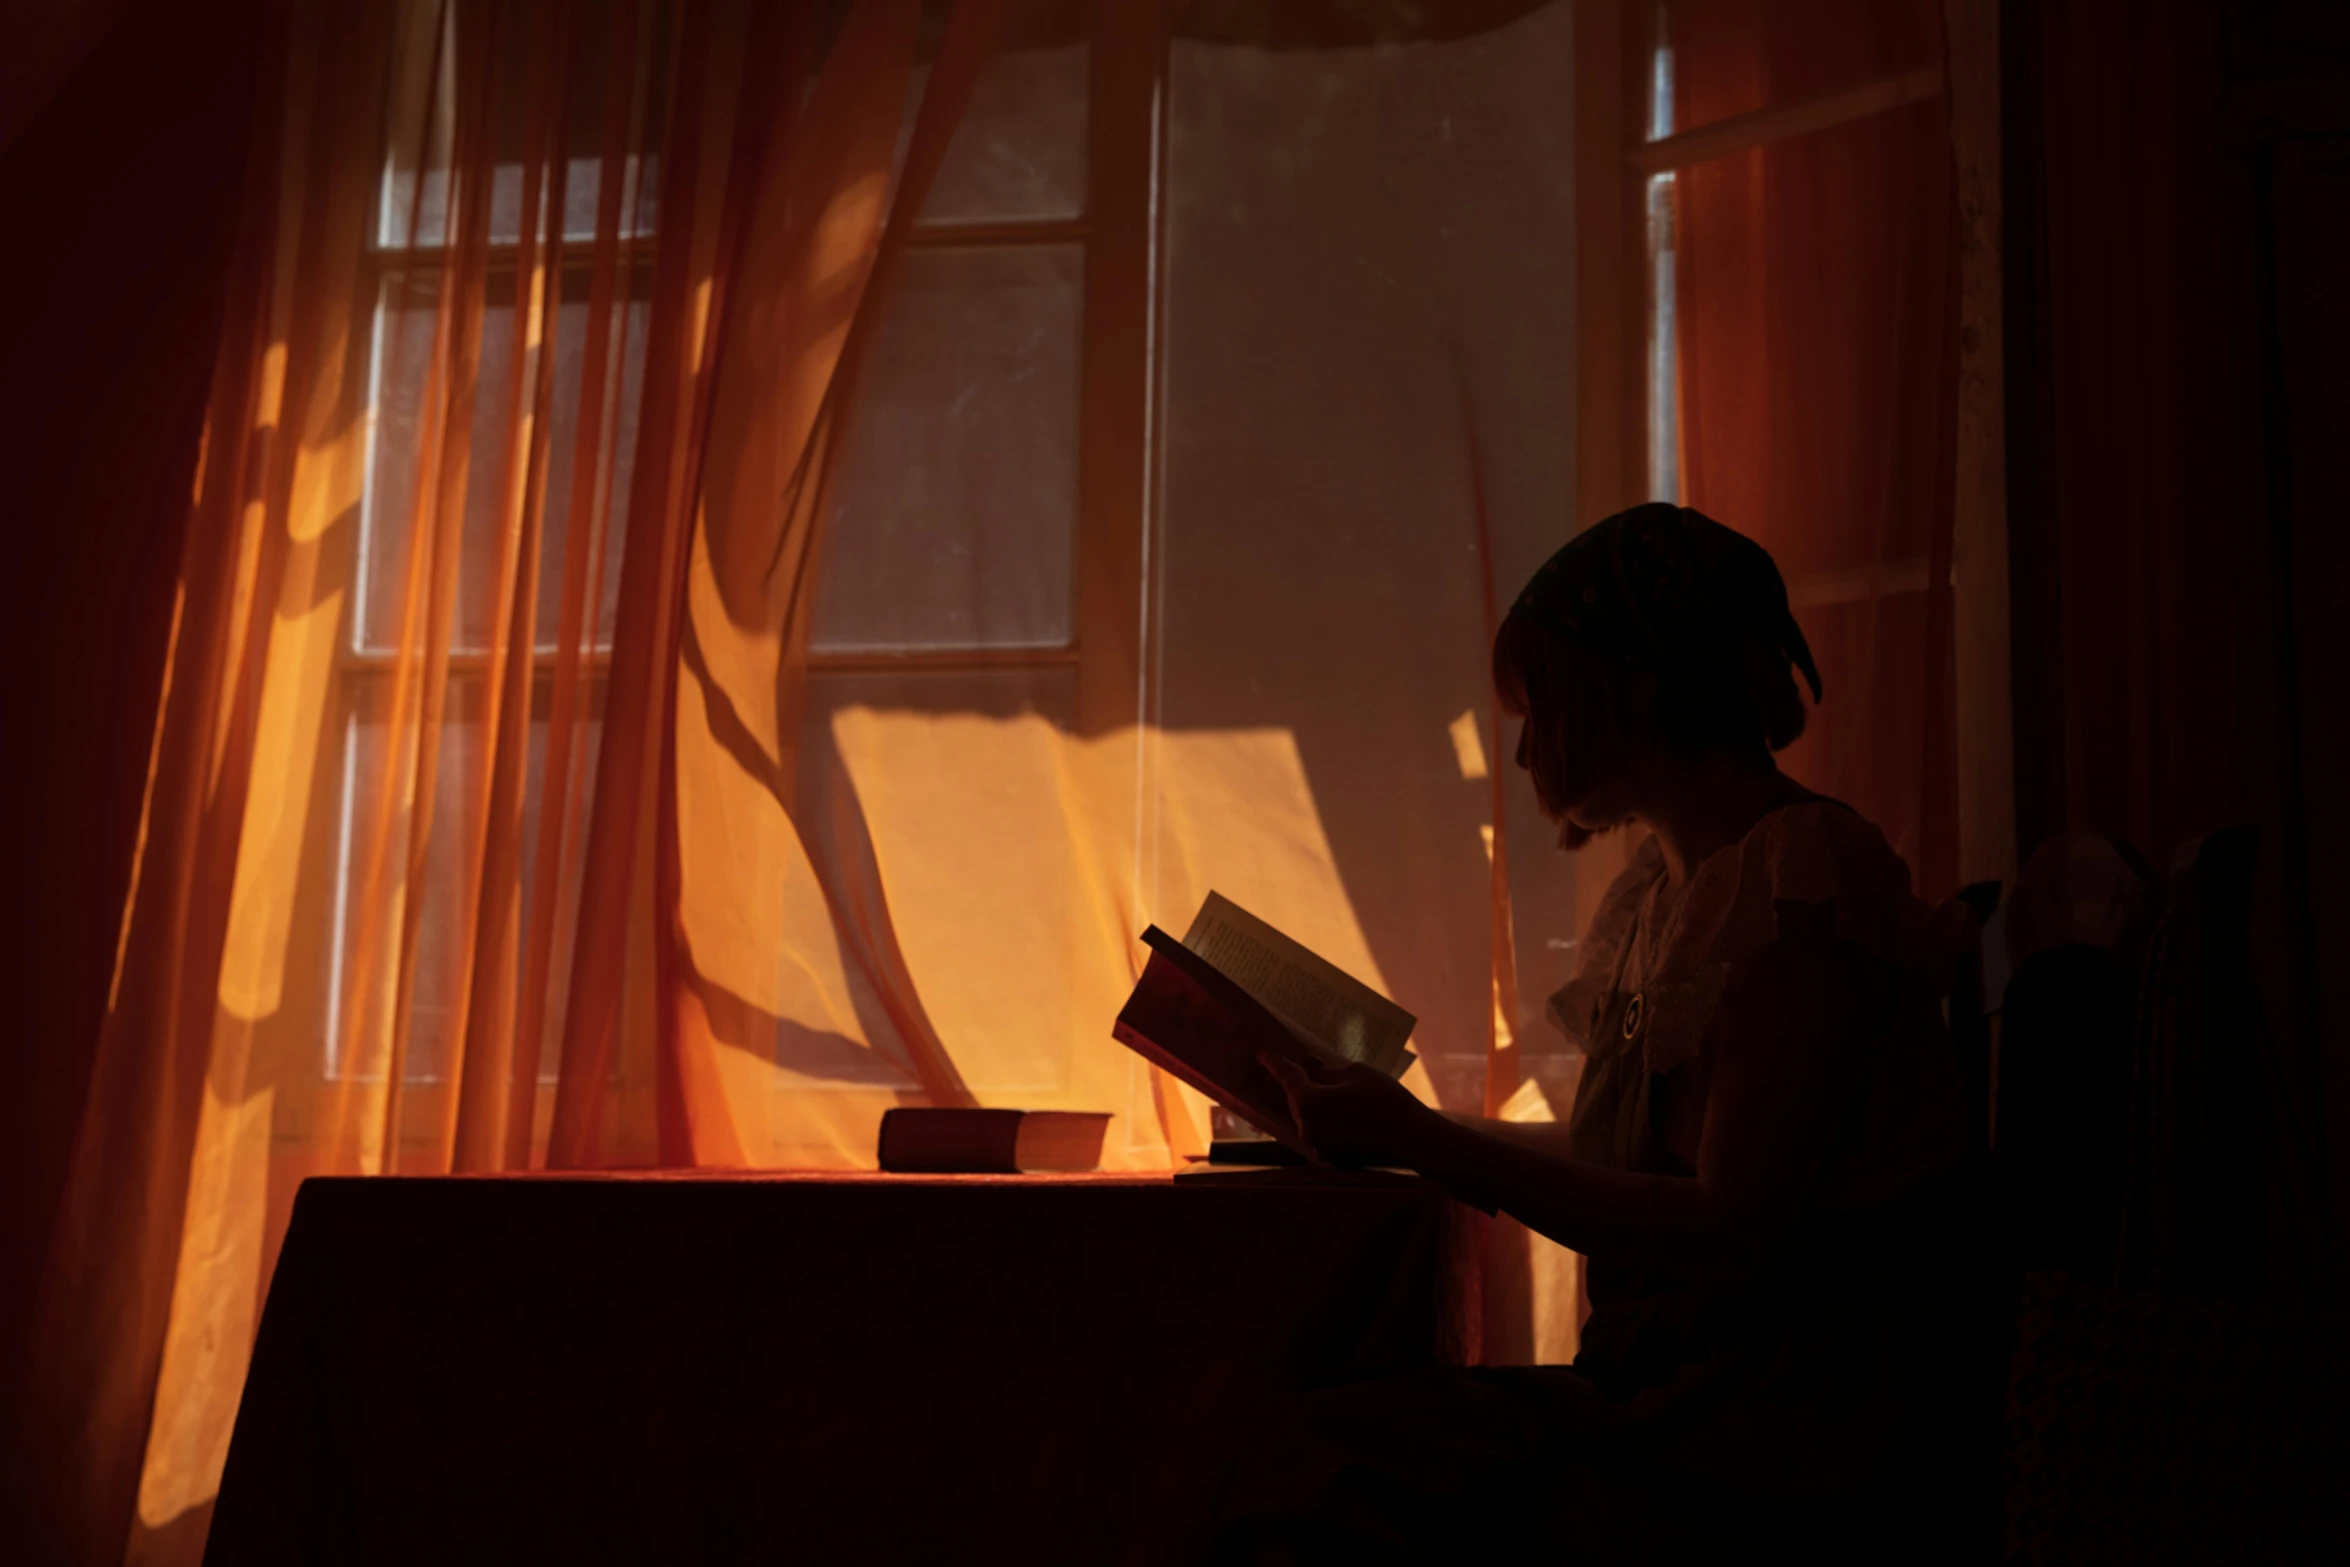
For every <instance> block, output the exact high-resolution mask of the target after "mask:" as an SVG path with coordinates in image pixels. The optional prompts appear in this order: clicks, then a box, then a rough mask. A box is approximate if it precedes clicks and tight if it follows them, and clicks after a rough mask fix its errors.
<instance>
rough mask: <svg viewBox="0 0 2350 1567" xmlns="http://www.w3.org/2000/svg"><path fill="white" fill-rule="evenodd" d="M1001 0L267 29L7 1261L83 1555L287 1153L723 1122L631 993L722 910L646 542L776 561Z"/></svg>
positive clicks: (674, 625)
mask: <svg viewBox="0 0 2350 1567" xmlns="http://www.w3.org/2000/svg"><path fill="white" fill-rule="evenodd" d="M1000 9H1001V8H1000V7H999V6H997V5H994V4H991V3H986V0H978V3H965V4H960V5H955V6H951V7H941V8H938V9H937V11H936V12H934V13H933V14H932V15H931V16H930V17H929V19H928V21H927V23H926V18H925V12H924V9H923V8H922V7H921V6H920V5H919V4H918V3H917V0H858V3H855V4H849V5H841V6H832V5H821V4H808V5H798V6H788V7H757V6H751V5H747V4H729V3H687V4H683V5H678V6H667V5H657V4H652V3H649V0H648V3H641V4H635V3H629V0H613V3H610V4H606V5H579V6H573V5H559V4H554V3H548V0H497V3H483V4H473V3H438V4H436V3H430V0H401V3H392V0H376V3H370V4H363V5H354V6H346V7H294V8H292V9H291V11H290V12H289V14H288V18H287V25H288V27H289V32H288V34H287V36H286V40H285V51H286V59H285V69H284V73H283V78H282V84H283V86H282V104H281V105H280V110H279V112H278V113H277V114H275V115H274V116H272V117H270V119H269V122H268V134H267V135H266V136H265V137H264V138H263V139H262V141H261V142H260V143H259V144H258V145H256V147H255V149H254V153H253V159H252V167H251V171H250V174H249V177H248V182H247V186H248V201H247V213H246V218H245V223H244V230H243V236H242V239H241V241H240V245H241V252H240V260H239V264H238V267H237V269H236V272H235V275H234V278H233V280H232V290H233V292H232V298H231V300H230V303H229V311H228V326H227V330H226V332H225V334H224V338H223V342H222V345H221V349H220V353H219V359H218V369H217V372H216V374H215V378H214V385H213V392H212V398H211V402H210V407H209V411H208V419H207V426H206V434H205V439H204V447H203V452H202V457H201V460H200V466H199V471H198V476H197V481H196V487H195V497H194V516H193V520H192V523H191V526H190V530H189V541H188V545H187V550H186V556H185V559H184V562H183V565H182V570H181V577H180V585H179V595H178V611H177V618H176V624H175V627H174V633H173V644H172V650H171V654H170V664H169V669H168V672H167V676H166V690H165V696H164V700H163V707H162V711H161V714H160V716H159V719H158V722H157V725H156V731H155V742H154V751H153V760H152V763H151V766H150V775H149V784H148V791H147V799H146V804H145V807H144V824H143V828H142V834H141V844H140V850H139V859H138V865H137V869H136V872H135V877H134V884H133V889H132V893H131V897H130V900H129V904H128V907H127V909H126V911H125V916H124V923H123V932H122V939H121V944H120V952H119V955H118V959H117V964H116V973H115V979H114V985H113V992H112V997H111V1000H110V1004H109V1009H108V1014H107V1018H106V1022H105V1026H104V1032H103V1036H102V1039H101V1043H100V1047H99V1052H98V1058H97V1065H96V1070H95V1075H94V1079H93V1086H92V1090H91V1094H90V1098H89V1102H88V1105H87V1108H86V1110H85V1114H84V1118H83V1125H82V1129H81V1132H80V1135H79V1138H78V1141H77V1144H76V1149H75V1154H74V1160H73V1164H72V1168H71V1172H70V1175H69V1178H68V1185H67V1189H66V1193H65V1197H64V1203H63V1208H62V1210H61V1217H60V1221H59V1223H58V1226H57V1230H56V1240H55V1243H54V1245H53V1249H52V1255H51V1258H50V1261H49V1265H48V1267H47V1269H46V1272H45V1275H44V1278H43V1280H42V1285H41V1300H40V1305H39V1307H38V1322H37V1328H36V1332H37V1339H36V1351H35V1352H36V1357H37V1359H36V1370H35V1373H34V1376H33V1380H32V1386H31V1388H30V1390H29V1391H30V1397H31V1401H32V1402H33V1404H34V1405H35V1406H37V1407H36V1409H35V1411H34V1414H35V1419H36V1423H37V1424H38V1425H39V1426H41V1427H42V1428H44V1429H49V1430H53V1431H56V1432H58V1433H59V1434H60V1440H58V1441H57V1442H56V1443H54V1444H53V1445H52V1446H51V1448H50V1450H48V1451H47V1452H46V1453H44V1454H43V1455H42V1460H43V1462H44V1463H45V1465H46V1466H47V1467H48V1470H49V1472H48V1473H47V1474H45V1475H42V1476H40V1477H37V1478H38V1481H39V1484H40V1485H41V1487H42V1488H43V1490H44V1491H45V1492H46V1494H48V1495H50V1496H51V1497H52V1498H54V1499H55V1505H56V1508H57V1514H56V1516H57V1517H58V1519H59V1527H60V1531H61V1535H62V1536H64V1537H65V1538H61V1541H60V1543H61V1544H62V1545H63V1546H65V1548H66V1549H67V1550H69V1552H70V1553H71V1554H72V1555H73V1556H75V1557H76V1558H77V1559H82V1558H86V1559H90V1560H100V1559H106V1558H110V1557H112V1556H114V1555H116V1554H119V1553H121V1552H123V1551H124V1549H125V1544H124V1541H125V1535H124V1528H125V1525H126V1523H127V1524H128V1526H129V1534H128V1546H127V1549H128V1554H129V1556H130V1557H131V1558H133V1559H140V1560H148V1559H153V1560H193V1559H194V1556H195V1554H196V1553H197V1552H198V1551H200V1549H201V1543H202V1536H203V1523H204V1518H205V1516H206V1512H207V1509H208V1504H209V1498H210V1496H211V1494H212V1492H213V1490H214V1488H215V1486H216V1484H217V1479H218V1474H219V1468H220V1463H221V1459H222V1457H223V1455H224V1452H225V1448H226V1444H227V1440H228V1434H229V1428H230V1423H231V1421H232V1419H233V1416H234V1412H235V1408H236V1401H237V1392H238V1387H239V1384H240V1382H241V1379H242V1374H243V1367H244V1361H245V1356H246V1353H247V1349H248V1346H249V1345H250V1342H251V1338H252V1332H253V1327H254V1322H255V1319H256V1316H257V1313H258V1310H259V1307H260V1303H261V1300H262V1297H263V1295H264V1292H265V1290H266V1285H267V1280H268V1277H269V1273H270V1269H271V1266H272V1263H273V1261H274V1252H275V1247H276V1245H277V1243H278V1241H279V1238H280V1236H281V1235H282V1232H283V1227H284V1222H285V1219H286V1217H287V1213H288V1210H289V1207H290V1203H291V1199H292V1196H293V1192H294V1189H295V1187H296V1185H297V1184H298V1183H299V1182H300V1180H301V1179H303V1178H304V1177H305V1176H308V1175H312V1174H321V1173H374V1172H391V1171H401V1172H411V1173H421V1172H439V1171H449V1170H497V1169H510V1168H522V1167H527V1166H530V1165H532V1164H535V1163H538V1162H540V1161H542V1160H543V1159H544V1158H545V1157H546V1154H545V1149H546V1147H547V1145H548V1143H549V1141H550V1138H551V1137H556V1135H557V1129H558V1127H561V1128H562V1134H563V1138H564V1139H567V1140H563V1141H562V1148H563V1151H564V1152H566V1153H567V1154H569V1155H570V1156H571V1159H570V1162H602V1163H611V1162H639V1163H649V1162H653V1160H655V1159H656V1158H660V1157H664V1156H666V1157H668V1158H669V1159H670V1160H671V1162H692V1161H693V1160H696V1159H701V1160H705V1161H706V1160H709V1159H712V1158H713V1157H723V1156H724V1155H725V1153H726V1152H727V1150H726V1149H725V1148H724V1147H723V1145H722V1144H714V1143H713V1142H712V1141H711V1139H709V1138H708V1137H706V1136H705V1135H704V1134H703V1131H702V1127H701V1124H700V1114H701V1105H702V1103H703V1101H702V1098H701V1095H702V1092H703V1084H704V1081H705V1079H706V1077H707V1071H706V1059H705V1057H706V1051H705V1050H703V1049H702V1046H701V1043H700V1041H698V1040H697V1039H696V1037H695V1036H694V1035H693V1034H692V1032H691V1031H690V1030H688V1029H682V1028H680V1027H679V1026H678V1022H677V1017H676V1009H670V1010H668V1011H664V1009H663V1007H662V1005H661V1000H660V998H661V995H662V994H663V992H662V991H661V989H660V988H659V986H658V985H657V983H656V982H657V981H658V980H660V979H661V978H663V977H665V976H666V975H668V974H670V973H671V972H673V971H674V970H675V969H676V967H677V959H676V954H677V952H678V951H679V950H680V943H679V942H678V941H677V940H676V939H675V938H676V934H677V932H678V931H679V930H680V929H681V928H684V929H690V922H681V921H680V920H678V919H677V918H676V917H675V916H676V911H677V910H678V909H680V908H685V909H687V910H689V911H690V910H691V909H692V908H693V907H694V905H693V904H692V903H691V902H690V899H692V898H693V897H696V896H700V897H704V898H707V897H710V896H714V895H716V894H713V893H712V892H711V891H710V890H709V887H708V880H709V878H710V876H711V874H712V873H711V872H710V870H709V868H708V867H707V866H699V865H694V864H691V863H688V864H686V865H685V867H684V871H685V874H684V875H683V876H682V877H681V876H680V875H679V874H678V870H679V866H678V860H679V857H678V856H677V855H676V854H675V852H674V846H675V845H676V843H677V842H678V841H679V840H678V837H677V835H676V834H675V833H674V831H672V833H671V836H670V838H669V839H668V842H669V844H670V845H671V846H672V852H670V853H669V854H668V855H667V856H666V857H664V856H662V855H660V854H657V853H655V852H653V851H652V850H651V849H650V848H649V847H648V846H649V845H652V844H654V843H656V842H658V841H659V840H658V839H657V837H656V835H657V833H658V832H659V831H660V830H661V829H662V828H663V827H664V826H671V827H673V826H674V823H675V822H676V821H677V820H678V818H679V815H680V813H679V812H678V810H677V803H676V797H677V795H678V794H679V793H682V792H684V791H683V790H682V789H679V788H677V787H676V786H675V785H674V784H672V783H671V782H670V781H669V780H670V779H671V778H682V779H685V780H687V781H688V783H689V785H690V781H691V780H692V779H693V778H694V777H697V776H699V771H698V770H699V769H701V768H702V763H701V761H700V759H699V758H698V757H697V755H696V754H695V753H694V752H693V751H692V749H691V747H690V745H689V743H688V739H687V737H686V736H685V735H683V734H678V735H676V736H675V738H674V740H673V739H672V737H671V735H670V733H669V732H668V730H667V725H668V721H669V714H670V712H671V710H672V709H671V707H670V706H669V705H668V700H667V699H668V697H669V694H670V692H671V690H672V688H673V686H674V683H675V676H674V670H675V668H676V666H677V665H678V663H679V647H680V640H681V639H680V634H679V625H680V619H679V617H680V614H681V612H684V613H692V612H693V610H694V608H696V607H698V606H696V604H695V601H694V598H693V595H692V594H689V593H688V592H687V591H685V579H686V572H685V567H686V566H687V563H688V561H689V560H691V561H693V562H694V563H695V564H696V565H697V567H698V568H699V575H698V576H696V578H695V581H696V583H697V585H706V584H707V583H709V582H712V581H714V582H715V583H716V584H717V585H718V587H719V588H720V589H721V590H724V591H729V592H737V593H747V594H748V597H749V599H750V600H751V601H753V602H756V601H757V600H758V597H759V594H760V593H761V592H762V591H765V590H764V589H763V588H762V586H761V585H762V584H766V583H772V582H782V583H785V584H787V585H789V584H791V583H792V582H793V581H794V577H793V573H792V572H791V571H790V570H789V569H788V557H789V556H790V555H791V553H792V551H793V550H794V549H795V548H797V549H800V550H802V551H805V550H806V549H807V548H808V545H809V541H810V540H811V538H812V536H813V534H814V533H815V532H816V531H817V530H816V528H815V523H814V519H815V518H816V517H817V516H819V515H820V513H819V512H818V511H817V510H816V509H815V508H814V505H813V501H814V500H815V499H819V498H820V497H821V494H822V484H823V479H824V476H825V475H826V474H827V473H828V472H829V471H830V469H831V466H832V464H831V462H830V447H829V444H828V442H829V439H830V432H831V431H832V430H833V429H834V428H835V427H836V424H837V410H838V409H839V408H840V407H842V406H843V405H844V404H845V386H846V381H847V373H848V366H849V365H850V364H851V363H852V362H853V361H852V360H851V358H850V356H851V355H853V353H854V352H855V351H856V350H857V347H858V345H859V340H860V338H861V336H862V335H864V334H867V333H869V331H870V325H869V322H870V315H871V309H870V306H871V301H872V300H874V299H876V298H877V297H878V289H877V283H878V282H879V281H880V280H881V279H882V274H883V273H884V272H885V271H886V258H887V255H888V253H889V250H890V245H889V243H888V240H887V236H888V234H889V233H890V232H892V224H893V219H892V214H893V213H900V214H902V213H903V212H906V211H908V210H911V209H912V208H913V207H915V206H918V205H919V203H920V200H921V197H922V187H923V185H924V183H925V182H926V181H927V179H928V178H929V176H930V174H931V173H932V172H933V171H934V170H935V169H936V167H937V165H938V163H939V161H940V156H941V149H942V148H943V146H944V144H945V143H946V141H947V140H948V138H949V135H950V132H951V131H952V129H953V126H954V123H955V120H956V117H957V115H958V113H959V110H960V107H961V103H962V100H963V99H964V98H965V97H966V96H967V95H968V93H969V91H970V88H971V83H972V80H973V78H974V77H975V75H976V74H977V71H978V68H979V65H980V62H981V61H983V60H984V59H985V58H986V57H987V55H988V52H989V50H990V47H991V45H992V41H993V37H994V34H995V31H996V29H997V26H998V23H999V21H1000ZM802 82H804V83H807V84H808V85H807V89H806V91H805V92H801V91H798V90H794V89H793V88H791V87H788V86H786V87H783V88H781V89H780V90H779V89H778V84H792V83H802ZM909 121H910V122H911V133H910V136H906V135H902V134H901V128H902V126H904V125H906V124H907V123H908V122H909ZM901 142H904V143H905V145H903V146H901ZM787 480H789V483H788V484H787ZM762 496H764V497H767V498H768V503H767V504H766V505H765V506H763V507H762V506H761V505H760V504H758V499H759V497H762ZM775 497H782V498H783V503H782V504H781V505H780V506H778V505H777V504H775V503H774V498H775ZM713 542H715V543H716V544H717V545H718V548H717V549H716V550H713V549H712V544H713ZM714 555H715V556H717V557H720V559H719V564H718V565H716V566H715V567H712V566H708V565H706V564H704V562H705V561H706V560H707V559H708V558H710V557H712V556H714ZM779 559H782V560H783V561H784V563H785V567H786V569H783V570H778V569H776V562H777V561H778V560H779ZM776 601H777V598H776V597H775V596H771V597H770V600H769V602H770V604H771V605H772V604H773V603H774V602H776ZM780 602H781V603H782V605H784V606H785V609H784V613H783V615H782V617H781V618H782V619H783V620H785V621H787V622H788V620H789V618H790V615H791V614H792V613H794V612H797V613H799V614H800V615H801V618H803V619H804V606H805V602H806V591H805V588H804V586H800V587H798V588H796V589H792V590H790V591H786V592H784V593H782V594H781V595H780ZM791 606H798V609H797V611H794V610H793V609H792V608H791ZM731 608H733V606H730V609H731ZM740 619H741V621H742V623H743V624H748V625H751V626H752V627H753V629H754V630H756V629H758V628H759V627H761V626H763V627H764V629H765V630H766V631H767V632H768V633H769V634H770V635H772V633H773V631H774V624H775V621H776V619H777V616H776V615H775V613H774V612H773V610H772V609H771V610H770V611H769V614H768V619H767V620H766V621H764V622H760V621H758V620H757V618H756V617H755V616H743V617H740ZM695 624H696V627H697V630H699V631H700V632H701V633H702V641H703V646H704V648H705V649H707V648H708V647H709V646H710V644H712V643H713V642H716V641H717V640H718V638H717V634H716V631H715V629H714V628H713V627H712V626H711V625H710V624H709V623H707V622H706V621H700V620H697V621H696V623H695ZM730 629H732V630H733V631H734V632H735V634H736V635H737V636H738V639H739V638H740V636H741V635H742V630H741V626H740V625H738V626H735V627H732V628H730ZM785 640H787V641H788V636H787V637H786V638H785ZM779 669H780V670H781V671H782V673H781V674H780V675H778V673H777V671H778V670H779ZM764 678H765V681H766V686H767V696H768V704H769V705H768V709H767V711H768V712H769V713H772V712H773V711H774V709H775V707H776V706H777V705H780V704H783V703H787V702H788V700H789V692H788V687H789V684H790V681H791V678H792V675H791V666H790V663H789V660H788V659H787V658H781V657H777V656H774V655H772V654H771V655H770V657H769V667H768V669H767V670H766V671H765V675H764ZM779 688H780V689H779ZM671 761H674V766H673V767H671V768H670V769H669V770H668V773H667V775H666V776H665V774H664V772H663V770H662V767H661V764H662V763H664V762H671ZM583 884H584V885H583ZM664 899H665V900H666V901H664ZM779 914H780V908H778V909H773V910H769V911H766V914H765V919H764V929H763V939H764V940H765V941H766V942H768V943H769V950H770V952H771V953H772V952H773V951H774V950H775V949H776V948H777V947H779V946H780V945H781V943H782V940H783V936H784V933H783V932H781V931H779V930H777V929H776V921H777V918H778V915H779ZM664 915H667V916H668V917H666V918H665V917H664ZM632 934H633V935H634V936H635V937H636V938H637V939H634V940H631V939H629V938H630V936H631V935H632ZM676 989H677V987H673V988H672V990H671V992H670V993H671V994H675V993H676ZM583 1075H586V1076H590V1077H592V1079H593V1080H592V1082H590V1083H587V1084H586V1085H585V1086H583V1085H582V1081H581V1079H582V1077H583ZM681 1127H682V1128H684V1131H683V1132H682V1133H681V1132H680V1131H679V1128H681Z"/></svg>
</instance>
